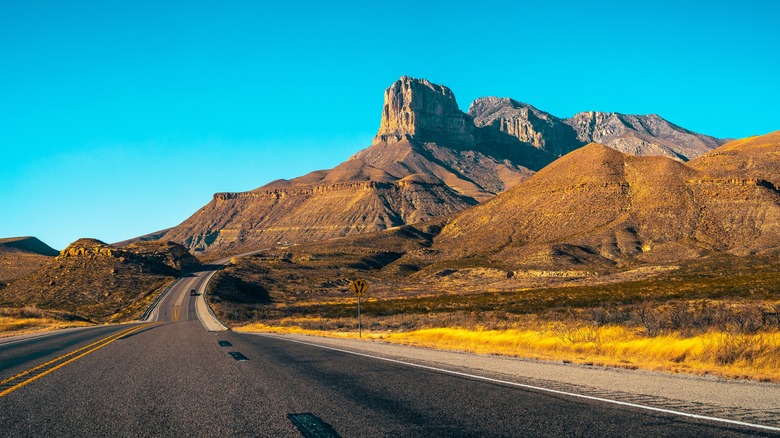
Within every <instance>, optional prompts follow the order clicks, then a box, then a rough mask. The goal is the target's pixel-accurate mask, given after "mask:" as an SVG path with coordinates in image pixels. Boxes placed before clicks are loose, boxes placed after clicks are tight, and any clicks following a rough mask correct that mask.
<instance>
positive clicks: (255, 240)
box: [162, 76, 718, 252]
mask: <svg viewBox="0 0 780 438" xmlns="http://www.w3.org/2000/svg"><path fill="white" fill-rule="evenodd" d="M593 114H600V115H603V114H604V113H593ZM600 115H599V116H598V117H595V116H594V117H595V118H594V122H593V123H591V124H587V123H585V122H582V123H580V122H579V120H580V119H579V118H577V116H575V119H576V120H577V121H578V122H577V123H573V122H572V120H574V119H571V120H570V119H560V118H557V117H555V116H553V115H551V114H548V113H545V112H543V111H541V110H538V109H536V108H534V107H532V106H530V105H527V104H522V103H520V102H517V101H515V100H512V99H503V98H492V97H489V98H480V99H477V100H476V101H475V102H474V103H473V104H472V105H471V106H470V108H469V112H468V113H464V112H462V111H460V109H459V108H458V104H457V101H456V100H455V96H454V94H453V93H452V91H451V90H450V89H449V88H447V87H445V86H442V85H438V84H433V83H431V82H429V81H427V80H425V79H415V78H411V77H408V76H404V77H402V78H401V79H399V80H398V81H396V82H395V83H394V84H392V85H391V86H390V87H389V88H388V89H387V90H385V93H384V104H383V108H382V116H381V121H380V125H379V129H378V131H377V134H376V136H375V137H374V140H373V143H372V145H371V146H370V147H368V148H366V149H364V150H362V151H360V152H358V153H356V154H355V155H354V156H352V157H351V158H350V159H349V160H347V161H345V162H344V163H342V164H340V165H338V166H336V167H335V168H333V169H330V170H320V171H315V172H311V173H309V174H307V175H304V176H302V177H299V178H295V179H292V180H279V181H274V182H271V183H269V184H267V185H265V186H263V187H260V188H257V189H255V190H252V191H248V192H240V193H217V194H215V195H214V197H213V199H212V201H211V202H210V203H209V204H207V205H206V206H204V207H203V208H201V209H200V210H198V211H197V212H196V213H195V214H194V215H192V216H191V217H190V218H188V219H187V220H185V221H184V222H183V223H181V224H180V225H178V226H176V227H174V228H172V229H170V230H169V231H168V232H167V233H165V234H164V235H163V237H162V238H163V239H165V240H171V241H176V242H181V243H183V244H184V245H185V246H187V247H188V248H190V249H192V250H195V251H206V250H208V251H225V252H227V251H238V250H243V249H254V248H262V247H267V246H271V245H274V244H278V243H282V244H284V243H289V244H297V243H303V242H307V241H315V240H321V239H329V238H334V237H343V236H347V235H352V234H356V233H364V232H371V231H379V230H384V229H388V228H392V227H396V226H401V225H404V224H409V223H414V222H419V221H421V220H427V219H432V218H440V217H445V216H448V215H451V214H454V213H457V212H460V211H463V210H464V209H466V208H468V207H470V206H473V205H476V204H477V203H479V202H483V201H486V200H488V199H491V198H492V197H494V196H495V195H497V194H499V193H502V192H504V191H506V190H508V189H510V188H511V187H514V186H515V185H516V184H518V183H519V182H521V181H523V180H525V179H526V178H528V177H530V176H531V175H533V174H534V173H535V172H537V171H539V170H541V169H542V168H544V167H545V166H547V165H548V164H550V163H552V162H553V161H555V160H556V159H557V158H558V157H559V156H561V155H563V154H566V153H568V152H571V151H573V150H575V149H578V148H580V147H582V146H583V145H584V144H585V140H584V139H587V138H590V137H595V136H598V137H599V138H603V139H604V140H605V141H607V142H608V143H609V142H611V144H614V145H615V147H624V148H628V147H629V146H630V147H631V148H633V149H632V151H633V152H635V153H640V154H644V153H659V154H664V155H671V156H674V157H675V158H678V159H687V158H689V157H692V156H694V151H699V150H704V149H706V148H707V145H711V146H712V147H715V146H716V145H717V144H718V141H717V140H715V139H712V138H711V137H706V136H699V135H698V134H694V133H690V132H689V131H685V130H682V128H678V127H676V126H674V125H672V124H670V123H668V122H666V121H664V120H663V119H661V118H659V117H657V116H623V115H619V114H612V115H610V116H609V117H607V116H604V117H601V116H600ZM602 119H604V120H602ZM613 119H614V120H618V121H627V122H626V124H624V125H619V126H618V124H616V123H617V122H614V120H613ZM583 120H584V119H583ZM613 122H614V123H613ZM629 122H630V123H629ZM634 122H635V123H634ZM631 123H633V124H631ZM656 135H657V136H658V137H655V136H656ZM610 136H611V137H610ZM708 142H709V143H708ZM689 143H690V145H689ZM627 145H628V146H627ZM710 149H711V148H710ZM706 150H709V149H706ZM686 154H687V155H686Z"/></svg>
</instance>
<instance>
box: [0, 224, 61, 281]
mask: <svg viewBox="0 0 780 438" xmlns="http://www.w3.org/2000/svg"><path fill="white" fill-rule="evenodd" d="M57 254H59V252H57V250H55V249H53V248H52V247H50V246H49V245H47V244H45V243H43V242H41V241H40V240H38V239H37V238H35V237H29V236H28V237H9V238H4V239H0V289H2V288H4V287H6V286H8V285H9V284H10V283H11V282H13V281H14V280H16V279H18V278H20V277H24V276H25V275H27V274H29V273H30V272H33V271H35V270H36V269H40V268H41V266H43V265H45V264H46V262H48V261H49V260H50V259H51V258H52V257H53V256H56V255H57Z"/></svg>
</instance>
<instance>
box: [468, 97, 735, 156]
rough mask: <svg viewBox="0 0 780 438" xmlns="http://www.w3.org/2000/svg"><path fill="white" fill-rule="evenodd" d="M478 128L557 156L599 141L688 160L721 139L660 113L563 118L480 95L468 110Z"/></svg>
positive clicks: (633, 152) (629, 151) (631, 151)
mask: <svg viewBox="0 0 780 438" xmlns="http://www.w3.org/2000/svg"><path fill="white" fill-rule="evenodd" d="M469 115H471V116H472V117H473V119H474V124H475V125H476V126H477V127H481V128H493V129H492V130H484V132H485V133H486V134H488V135H490V134H493V135H495V134H494V133H495V132H496V131H498V132H501V133H503V134H506V135H508V136H510V137H513V138H516V139H518V140H520V141H521V142H524V143H527V144H530V145H533V146H534V147H537V148H539V149H542V150H544V151H547V152H550V153H552V154H554V155H556V156H562V155H565V154H567V153H569V152H571V151H573V150H575V149H578V148H580V147H582V146H584V145H586V144H588V143H601V144H604V145H606V146H609V147H611V148H613V149H617V150H619V151H621V152H625V153H627V154H631V155H661V156H666V157H670V158H674V159H676V160H681V161H688V160H690V159H692V158H695V157H697V156H699V155H701V154H703V153H706V152H708V151H710V150H712V149H714V148H716V147H718V146H720V145H721V144H723V141H722V140H719V139H716V138H714V137H710V136H707V135H702V134H697V133H695V132H691V131H688V130H687V129H684V128H681V127H679V126H677V125H675V124H673V123H671V122H669V121H667V120H664V119H663V118H661V117H660V116H658V115H656V114H650V115H627V114H619V113H604V112H594V111H589V112H582V113H578V114H575V115H574V116H573V117H571V118H568V119H560V118H558V117H556V116H554V115H552V114H549V113H546V112H544V111H541V110H539V109H537V108H534V107H533V106H531V105H528V104H526V103H522V102H518V101H516V100H514V99H507V98H497V97H482V98H479V99H477V100H475V101H474V102H473V103H472V104H471V106H470V107H469Z"/></svg>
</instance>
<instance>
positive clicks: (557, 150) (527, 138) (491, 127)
mask: <svg viewBox="0 0 780 438" xmlns="http://www.w3.org/2000/svg"><path fill="white" fill-rule="evenodd" d="M468 113H469V115H470V116H471V117H473V119H474V124H475V125H476V126H477V127H478V128H482V129H480V133H481V134H482V136H483V137H487V138H489V139H491V140H493V141H499V142H501V138H502V137H503V138H512V139H517V140H519V141H520V142H523V143H527V144H530V145H532V146H533V147H536V148H539V149H542V150H544V151H547V152H550V153H552V154H554V155H556V156H562V155H565V154H567V153H569V152H571V151H573V150H575V149H577V148H579V147H581V146H583V145H584V144H585V143H583V142H582V141H580V140H579V139H578V138H577V133H576V132H575V131H574V129H573V128H572V127H571V126H569V125H567V124H566V123H565V122H564V121H563V120H561V119H559V118H558V117H555V116H554V115H552V114H550V113H546V112H544V111H541V110H539V109H536V108H534V107H533V106H531V105H528V104H525V103H522V102H518V101H516V100H514V99H507V98H500V97H480V98H479V99H477V100H475V101H474V102H473V103H472V104H471V106H470V107H469V112H468ZM501 134H505V135H503V136H502V135H501ZM504 142H506V141H504Z"/></svg>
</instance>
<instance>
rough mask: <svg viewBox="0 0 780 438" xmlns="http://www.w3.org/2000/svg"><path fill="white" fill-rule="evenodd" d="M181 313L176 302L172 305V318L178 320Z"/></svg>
mask: <svg viewBox="0 0 780 438" xmlns="http://www.w3.org/2000/svg"><path fill="white" fill-rule="evenodd" d="M180 313H181V306H180V305H178V304H176V305H175V306H173V320H174V321H178V320H179V314H180Z"/></svg>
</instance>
